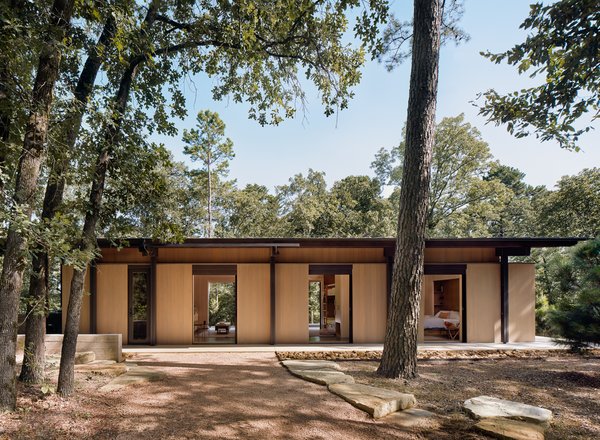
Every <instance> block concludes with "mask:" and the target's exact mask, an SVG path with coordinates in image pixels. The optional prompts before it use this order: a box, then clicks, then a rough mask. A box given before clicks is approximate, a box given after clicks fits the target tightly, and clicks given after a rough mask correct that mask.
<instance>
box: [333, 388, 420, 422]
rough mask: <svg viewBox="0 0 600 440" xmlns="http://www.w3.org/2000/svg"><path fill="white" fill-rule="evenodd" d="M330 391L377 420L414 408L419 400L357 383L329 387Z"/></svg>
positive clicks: (408, 395)
mask: <svg viewBox="0 0 600 440" xmlns="http://www.w3.org/2000/svg"><path fill="white" fill-rule="evenodd" d="M329 391H331V392H332V393H333V394H336V395H338V396H340V397H341V398H342V399H344V400H345V401H346V402H348V403H350V404H352V405H354V406H355V407H357V408H360V409H362V410H363V411H365V412H368V413H369V414H371V415H372V416H373V418H375V419H378V418H380V417H384V416H387V415H388V414H391V413H393V412H396V411H402V410H405V409H409V408H412V407H413V406H415V405H416V404H417V400H416V399H415V396H413V395H412V394H404V393H400V392H398V391H393V390H387V389H385V388H377V387H372V386H369V385H361V384H357V383H350V384H347V383H345V384H333V385H329Z"/></svg>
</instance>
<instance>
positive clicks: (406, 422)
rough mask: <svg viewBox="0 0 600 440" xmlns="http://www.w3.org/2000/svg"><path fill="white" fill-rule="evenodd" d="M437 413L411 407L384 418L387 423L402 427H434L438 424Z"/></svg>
mask: <svg viewBox="0 0 600 440" xmlns="http://www.w3.org/2000/svg"><path fill="white" fill-rule="evenodd" d="M435 417H436V415H435V414H434V413H432V412H429V411H426V410H424V409H419V408H409V409H405V410H404V411H396V412H395V413H392V414H390V415H388V416H385V418H384V419H383V420H384V421H385V422H387V423H392V424H394V425H397V426H400V427H402V428H416V427H423V426H427V427H432V425H433V424H435V425H438V422H437V421H436V418H435Z"/></svg>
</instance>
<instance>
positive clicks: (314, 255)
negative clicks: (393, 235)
mask: <svg viewBox="0 0 600 440" xmlns="http://www.w3.org/2000/svg"><path fill="white" fill-rule="evenodd" d="M277 262H281V263H315V264H317V263H383V262H385V257H384V255H383V248H281V249H279V255H277Z"/></svg>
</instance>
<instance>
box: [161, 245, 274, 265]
mask: <svg viewBox="0 0 600 440" xmlns="http://www.w3.org/2000/svg"><path fill="white" fill-rule="evenodd" d="M270 256H271V249H270V248H161V249H160V250H159V251H158V262H159V263H161V262H165V263H266V262H268V261H269V258H270Z"/></svg>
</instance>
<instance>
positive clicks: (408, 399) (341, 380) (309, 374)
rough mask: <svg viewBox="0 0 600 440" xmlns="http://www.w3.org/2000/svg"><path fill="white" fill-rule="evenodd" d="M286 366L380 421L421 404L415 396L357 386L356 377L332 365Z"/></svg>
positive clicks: (288, 363) (303, 363)
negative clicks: (418, 403)
mask: <svg viewBox="0 0 600 440" xmlns="http://www.w3.org/2000/svg"><path fill="white" fill-rule="evenodd" d="M282 364H283V365H284V366H285V367H287V369H288V370H289V371H290V373H292V374H293V375H294V376H297V377H299V378H301V379H304V380H308V381H310V382H314V383H317V384H319V385H327V386H328V389H329V391H331V392H332V393H333V394H336V395H338V396H340V397H341V398H342V399H344V400H345V401H347V402H348V403H350V404H352V405H354V406H355V407H357V408H359V409H362V410H363V411H365V412H367V413H369V414H371V415H372V416H373V418H376V419H377V418H380V417H384V416H386V415H388V414H391V413H393V412H396V411H400V410H405V409H408V408H412V407H413V406H415V405H416V403H417V401H416V400H415V396H413V395H412V394H403V393H399V392H398V391H393V390H386V389H384V388H376V387H371V386H368V385H360V384H356V383H354V378H353V377H352V376H349V375H347V374H344V373H343V372H342V371H340V370H341V368H340V366H339V365H338V364H336V363H335V362H332V361H321V360H310V361H308V360H307V361H302V360H287V361H283V362H282Z"/></svg>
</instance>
